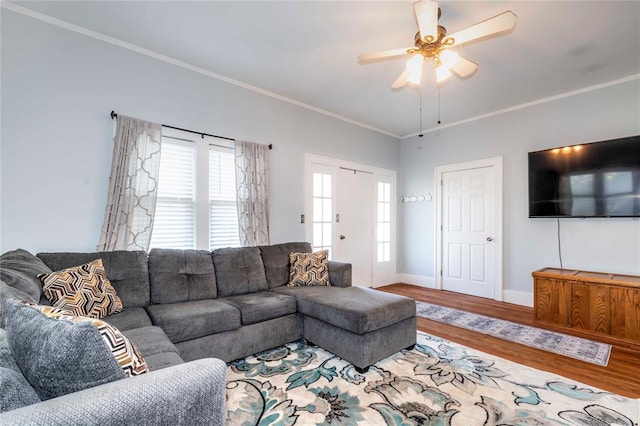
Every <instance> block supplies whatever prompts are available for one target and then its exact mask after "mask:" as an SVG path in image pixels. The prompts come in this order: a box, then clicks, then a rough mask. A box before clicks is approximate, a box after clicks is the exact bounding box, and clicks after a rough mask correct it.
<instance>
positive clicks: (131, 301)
mask: <svg viewBox="0 0 640 426" xmlns="http://www.w3.org/2000/svg"><path fill="white" fill-rule="evenodd" d="M38 257H39V258H40V259H42V261H43V262H44V263H46V265H47V266H48V267H49V268H51V269H53V270H54V271H59V270H61V269H66V268H70V267H73V266H78V265H82V264H84V263H88V262H91V261H93V260H96V259H102V264H103V265H104V269H105V270H106V271H107V278H109V281H110V282H111V285H113V288H115V290H116V293H117V294H118V296H119V297H120V299H121V300H122V304H123V306H124V307H125V308H129V307H144V306H148V305H149V293H150V288H149V270H148V267H147V253H146V252H144V251H123V250H120V251H103V252H97V253H38Z"/></svg>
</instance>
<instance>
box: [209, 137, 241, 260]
mask: <svg viewBox="0 0 640 426" xmlns="http://www.w3.org/2000/svg"><path fill="white" fill-rule="evenodd" d="M239 246H240V236H239V234H238V208H237V205H236V173H235V155H234V152H233V150H229V149H219V148H218V147H216V146H210V147H209V248H210V250H214V249H217V248H221V247H239Z"/></svg>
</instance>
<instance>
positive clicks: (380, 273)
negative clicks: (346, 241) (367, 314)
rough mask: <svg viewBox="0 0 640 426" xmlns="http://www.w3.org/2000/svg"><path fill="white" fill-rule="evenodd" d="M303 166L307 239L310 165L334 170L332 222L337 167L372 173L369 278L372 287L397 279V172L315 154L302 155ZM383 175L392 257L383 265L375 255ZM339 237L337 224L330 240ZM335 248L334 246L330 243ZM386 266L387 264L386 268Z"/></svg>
mask: <svg viewBox="0 0 640 426" xmlns="http://www.w3.org/2000/svg"><path fill="white" fill-rule="evenodd" d="M304 159H305V168H304V213H305V217H306V218H305V224H304V234H305V239H306V240H307V241H310V242H311V241H312V236H313V229H312V211H313V206H312V202H311V198H312V197H311V194H312V193H313V183H312V181H311V175H312V173H313V166H314V165H319V166H323V167H327V168H332V169H333V182H332V184H333V189H332V194H333V195H334V202H333V203H332V210H333V211H332V216H333V218H334V224H335V213H336V204H335V193H336V192H335V189H336V188H335V184H336V177H337V170H338V169H340V168H345V169H351V170H354V169H355V170H359V171H362V172H367V173H371V174H373V175H374V179H373V185H374V187H373V188H372V191H373V195H374V196H373V199H372V205H371V214H372V217H373V222H372V223H373V239H372V243H373V244H372V247H371V260H372V263H371V265H372V271H371V273H372V277H371V287H372V288H376V287H380V286H382V285H385V284H389V282H387V281H393V282H394V283H395V282H397V265H398V260H397V259H398V257H397V247H398V241H397V238H398V237H397V226H398V225H397V222H398V214H397V209H398V202H397V199H396V193H397V173H396V171H395V170H390V169H383V168H380V167H376V166H371V165H368V164H362V163H355V162H353V161H345V160H339V159H336V158H331V157H324V156H321V155H316V154H305V155H304ZM380 176H384V177H386V178H388V181H389V183H391V260H390V262H389V264H385V265H383V266H382V267H381V266H379V265H378V263H377V262H376V258H375V256H374V255H375V253H376V251H375V250H376V244H377V241H376V232H375V229H376V223H377V220H376V212H377V210H376V203H377V182H378V177H380ZM337 237H338V235H337V233H336V227H335V226H334V227H333V241H335V240H336V238H337ZM333 247H335V245H334V246H333ZM385 266H386V267H385Z"/></svg>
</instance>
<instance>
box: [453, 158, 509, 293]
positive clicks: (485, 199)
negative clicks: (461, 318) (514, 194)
mask: <svg viewBox="0 0 640 426" xmlns="http://www.w3.org/2000/svg"><path fill="white" fill-rule="evenodd" d="M496 173H497V172H496V170H495V167H494V166H492V165H490V166H487V167H478V168H472V169H466V170H451V171H445V172H443V173H442V174H441V185H442V188H441V192H442V195H441V200H442V205H441V208H442V210H441V212H442V213H441V230H442V231H441V241H442V246H441V247H442V251H441V259H442V269H441V274H442V288H443V289H444V290H450V291H455V292H459V293H465V294H470V295H474V296H481V297H488V298H498V299H499V298H500V296H499V295H498V294H496V293H497V292H496V288H497V286H496V278H497V277H496V270H497V268H498V267H497V266H496V264H497V265H500V261H498V262H496V260H498V259H496V254H497V253H496V239H497V231H498V229H499V227H500V224H499V214H497V213H498V212H497V208H498V207H497V203H496V198H497V196H498V194H497V192H498V191H497V189H498V188H496V185H495V182H496ZM498 252H501V251H500V250H498Z"/></svg>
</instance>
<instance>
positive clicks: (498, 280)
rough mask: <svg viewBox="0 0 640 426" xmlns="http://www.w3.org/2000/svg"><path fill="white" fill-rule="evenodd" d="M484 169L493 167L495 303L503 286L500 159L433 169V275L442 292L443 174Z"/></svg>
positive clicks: (499, 298)
mask: <svg viewBox="0 0 640 426" xmlns="http://www.w3.org/2000/svg"><path fill="white" fill-rule="evenodd" d="M484 167H493V168H494V169H493V170H494V176H493V179H494V181H493V189H494V194H495V196H494V208H495V210H494V211H495V217H496V230H495V236H494V237H493V242H494V250H495V252H494V260H493V276H494V283H493V299H494V300H497V301H502V300H503V294H502V293H503V284H502V245H503V239H502V196H503V192H502V191H503V188H502V185H503V184H502V173H503V172H502V167H503V161H502V157H492V158H486V159H483V160H476V161H466V162H464V163H456V164H448V165H445V166H438V167H436V169H435V182H436V232H435V235H436V239H435V244H436V247H435V252H436V260H435V269H434V271H435V275H436V289H438V290H442V269H443V265H442V222H443V221H442V207H443V206H442V189H443V188H442V180H443V174H444V173H448V172H460V171H465V170H473V169H479V168H484Z"/></svg>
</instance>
